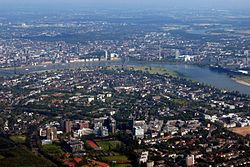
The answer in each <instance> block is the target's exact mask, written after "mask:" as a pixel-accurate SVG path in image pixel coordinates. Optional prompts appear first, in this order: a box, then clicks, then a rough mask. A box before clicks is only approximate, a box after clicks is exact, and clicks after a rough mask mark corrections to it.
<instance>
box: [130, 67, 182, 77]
mask: <svg viewBox="0 0 250 167" xmlns="http://www.w3.org/2000/svg"><path fill="white" fill-rule="evenodd" d="M128 68H129V69H131V70H136V71H143V72H148V73H150V74H161V75H171V76H178V73H177V72H175V71H170V70H167V69H166V68H160V67H146V66H128Z"/></svg>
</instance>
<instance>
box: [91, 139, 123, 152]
mask: <svg viewBox="0 0 250 167" xmlns="http://www.w3.org/2000/svg"><path fill="white" fill-rule="evenodd" d="M96 143H97V144H98V146H99V147H100V148H101V149H102V150H104V151H110V150H114V149H117V148H119V147H120V146H121V142H120V141H118V140H114V141H97V142H96Z"/></svg>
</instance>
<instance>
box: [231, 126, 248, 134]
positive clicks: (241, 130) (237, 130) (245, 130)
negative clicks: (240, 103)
mask: <svg viewBox="0 0 250 167" xmlns="http://www.w3.org/2000/svg"><path fill="white" fill-rule="evenodd" d="M229 130H230V131H232V132H234V133H237V134H240V135H242V136H246V135H247V134H250V126H248V127H240V128H230V129H229Z"/></svg>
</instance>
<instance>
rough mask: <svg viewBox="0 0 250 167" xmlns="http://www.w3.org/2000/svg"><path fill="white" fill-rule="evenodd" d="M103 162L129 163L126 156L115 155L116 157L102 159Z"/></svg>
mask: <svg viewBox="0 0 250 167" xmlns="http://www.w3.org/2000/svg"><path fill="white" fill-rule="evenodd" d="M101 159H102V160H103V161H109V162H111V161H127V160H128V157H127V156H125V155H115V156H107V157H102V158H101Z"/></svg>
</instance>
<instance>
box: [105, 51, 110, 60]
mask: <svg viewBox="0 0 250 167" xmlns="http://www.w3.org/2000/svg"><path fill="white" fill-rule="evenodd" d="M108 55H109V53H108V51H107V50H105V60H108Z"/></svg>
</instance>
